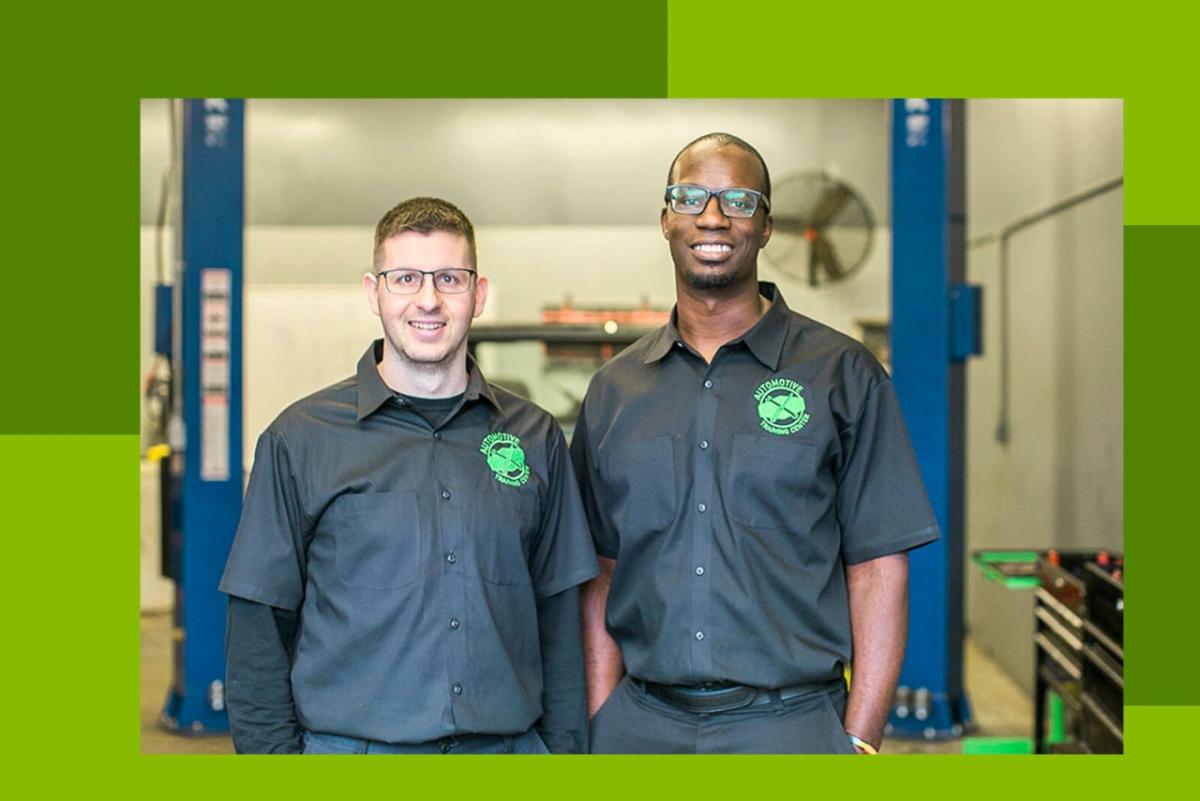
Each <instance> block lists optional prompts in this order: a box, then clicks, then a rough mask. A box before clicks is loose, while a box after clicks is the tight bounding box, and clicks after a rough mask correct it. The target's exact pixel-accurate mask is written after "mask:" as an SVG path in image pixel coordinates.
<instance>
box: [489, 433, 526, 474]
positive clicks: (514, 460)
mask: <svg viewBox="0 0 1200 801" xmlns="http://www.w3.org/2000/svg"><path fill="white" fill-rule="evenodd" d="M479 452H480V453H482V454H483V455H484V456H485V457H487V466H488V467H490V468H491V469H492V473H493V474H494V475H495V477H496V480H497V481H499V482H500V483H501V484H506V485H508V486H510V487H520V486H522V485H523V484H524V483H525V482H526V481H528V480H529V465H527V464H525V451H523V450H521V440H520V439H518V438H517V437H514V436H513V435H512V434H505V433H504V432H503V431H496V432H494V433H492V434H488V435H487V436H486V437H484V438H483V442H481V443H479Z"/></svg>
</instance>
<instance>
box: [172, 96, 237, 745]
mask: <svg viewBox="0 0 1200 801" xmlns="http://www.w3.org/2000/svg"><path fill="white" fill-rule="evenodd" d="M244 116H245V102H244V101H242V100H228V99H223V98H209V99H204V100H186V101H184V103H183V126H182V131H183V133H182V139H183V141H182V160H183V164H182V171H181V178H182V204H181V215H182V218H181V221H180V229H181V231H180V239H181V250H182V255H181V261H180V268H181V269H180V273H179V277H178V279H177V280H176V285H175V298H174V304H175V309H176V310H178V311H179V312H180V314H178V315H177V318H178V320H179V323H178V325H177V328H176V347H175V348H174V352H175V354H176V358H177V359H178V361H177V362H176V364H175V365H174V374H175V375H176V376H179V380H180V381H181V384H180V386H179V390H180V391H179V392H177V393H176V396H177V397H181V398H182V432H181V433H182V442H181V443H179V442H176V443H173V451H174V452H173V455H172V479H173V480H172V482H171V485H172V487H173V491H172V492H171V494H172V495H173V497H172V499H171V506H172V510H171V514H170V515H169V516H166V517H165V518H164V519H166V520H168V521H169V525H170V528H171V529H172V541H173V547H172V550H173V552H174V558H175V559H176V560H177V562H176V564H175V566H174V567H175V577H176V582H175V587H176V598H175V638H176V639H175V675H174V680H173V682H172V687H171V690H170V693H169V695H168V697H167V703H166V708H165V709H164V710H163V715H162V718H163V721H164V723H166V725H168V726H169V727H171V728H173V729H176V730H178V731H181V732H195V733H198V732H205V731H227V730H228V729H229V720H228V716H227V714H226V712H225V687H224V681H225V608H226V601H225V597H224V596H223V595H222V594H221V593H220V592H218V591H217V583H218V582H219V581H220V578H221V573H222V571H223V570H224V566H225V560H226V558H227V557H228V555H229V549H230V547H231V546H232V544H233V535H234V532H235V531H236V529H237V523H238V518H239V516H240V515H241V509H242V489H243V465H242V226H243V187H244V179H243V167H244V141H243V122H244ZM176 428H178V426H176ZM180 445H182V448H181V450H182V454H180V453H179V450H180Z"/></svg>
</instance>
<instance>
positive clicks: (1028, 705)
mask: <svg viewBox="0 0 1200 801" xmlns="http://www.w3.org/2000/svg"><path fill="white" fill-rule="evenodd" d="M141 639H142V643H141V696H142V697H141V722H142V753H145V754H228V753H232V752H233V745H232V743H231V742H230V740H229V737H228V736H221V735H203V736H183V735H178V734H174V733H172V732H169V731H167V730H165V729H163V728H162V727H161V726H160V725H159V722H158V717H159V714H160V713H161V712H162V708H163V702H164V701H165V700H166V697H167V687H168V686H169V685H170V682H171V673H172V665H171V661H172V656H171V615H170V614H169V613H167V612H161V611H158V612H144V613H143V614H142V626H141ZM964 674H965V676H966V682H967V694H968V697H969V698H970V701H971V704H972V706H973V709H974V712H975V723H976V730H975V732H974V736H977V737H1028V736H1030V734H1031V733H1032V731H1033V703H1032V700H1031V699H1030V698H1029V696H1027V695H1026V694H1025V693H1024V692H1023V691H1022V690H1021V689H1020V687H1018V686H1017V684H1016V683H1015V682H1014V681H1013V680H1012V679H1010V678H1009V677H1008V675H1007V674H1005V673H1004V672H1003V671H1001V670H1000V669H999V668H998V667H997V666H996V663H995V662H993V661H992V660H990V659H988V657H987V656H986V655H985V654H984V653H983V652H982V651H981V650H980V649H979V648H977V647H975V646H974V645H973V644H972V643H971V642H970V640H968V641H967V647H966V662H965V665H964ZM884 752H885V753H892V754H958V753H962V743H961V741H959V740H950V741H945V742H938V743H929V742H924V741H906V740H898V739H894V738H892V739H888V740H885V741H884Z"/></svg>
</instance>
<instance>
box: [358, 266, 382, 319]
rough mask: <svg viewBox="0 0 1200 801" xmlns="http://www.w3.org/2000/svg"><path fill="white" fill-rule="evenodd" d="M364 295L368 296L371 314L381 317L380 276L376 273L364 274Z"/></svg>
mask: <svg viewBox="0 0 1200 801" xmlns="http://www.w3.org/2000/svg"><path fill="white" fill-rule="evenodd" d="M362 287H363V293H364V294H365V295H366V296H367V306H368V308H370V309H371V313H372V314H374V315H375V316H376V317H378V316H379V276H377V275H376V274H375V273H363V278H362Z"/></svg>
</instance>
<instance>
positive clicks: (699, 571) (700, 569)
mask: <svg viewBox="0 0 1200 801" xmlns="http://www.w3.org/2000/svg"><path fill="white" fill-rule="evenodd" d="M696 575H697V576H703V575H704V568H702V567H698V568H696Z"/></svg>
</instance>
